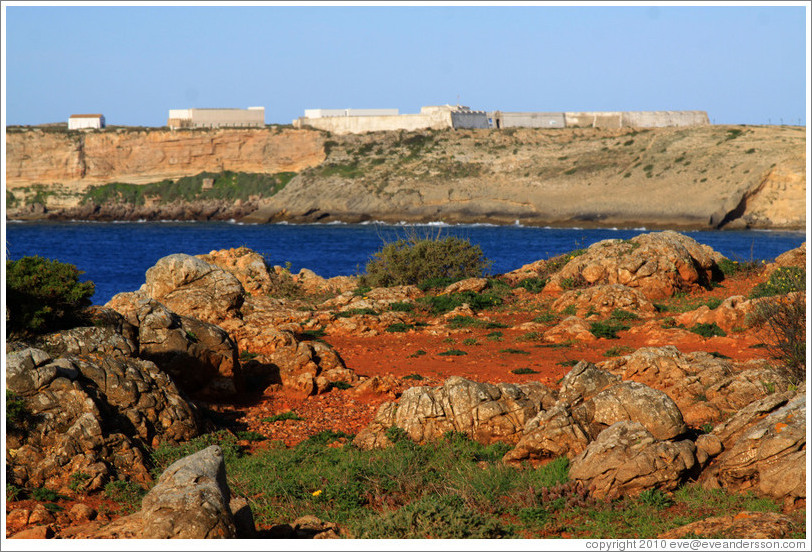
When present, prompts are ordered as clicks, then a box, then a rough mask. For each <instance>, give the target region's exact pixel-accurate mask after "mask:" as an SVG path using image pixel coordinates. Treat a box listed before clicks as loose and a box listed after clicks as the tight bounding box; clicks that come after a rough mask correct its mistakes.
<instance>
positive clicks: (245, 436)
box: [236, 431, 267, 441]
mask: <svg viewBox="0 0 812 552" xmlns="http://www.w3.org/2000/svg"><path fill="white" fill-rule="evenodd" d="M236 437H237V439H242V440H243V441H264V440H266V439H267V437H265V436H264V435H263V434H262V433H257V432H256V431H238V432H237V435H236Z"/></svg>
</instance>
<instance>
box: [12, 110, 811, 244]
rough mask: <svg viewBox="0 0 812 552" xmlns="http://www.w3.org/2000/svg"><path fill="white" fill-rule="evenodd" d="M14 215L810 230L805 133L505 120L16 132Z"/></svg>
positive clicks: (789, 129)
mask: <svg viewBox="0 0 812 552" xmlns="http://www.w3.org/2000/svg"><path fill="white" fill-rule="evenodd" d="M6 138H7V149H6V152H7V165H6V184H7V188H6V200H7V217H8V218H9V219H21V218H53V219H64V218H72V219H92V220H131V219H147V220H149V219H198V220H210V219H220V220H228V219H237V220H242V221H245V222H259V223H263V222H278V221H294V222H330V221H336V220H340V221H346V222H358V221H365V220H381V221H387V222H399V221H410V222H428V221H437V220H444V221H447V222H491V223H502V224H510V223H513V222H514V221H519V222H521V223H523V224H528V225H532V224H534V225H560V226H567V225H578V226H635V225H641V226H647V227H650V228H657V227H672V228H720V227H725V228H737V227H738V228H743V227H751V228H787V229H789V228H803V227H805V224H806V219H805V215H806V203H805V201H806V184H805V183H806V169H805V165H806V160H805V147H806V144H805V129H804V128H801V127H767V126H761V127H758V126H706V127H693V128H662V129H637V130H635V129H616V130H602V129H502V130H456V131H454V130H443V131H415V132H380V133H368V134H365V135H349V136H330V135H329V134H328V133H324V132H319V131H314V130H294V129H290V128H284V127H268V128H266V129H256V130H248V129H229V130H225V129H221V130H194V131H174V132H172V131H167V130H161V129H154V130H137V131H134V130H122V129H118V130H115V129H107V130H105V131H94V132H87V133H83V132H64V131H62V132H54V131H50V132H47V131H43V130H42V129H30V128H26V129H10V130H7V133H6ZM204 171H205V172H210V173H221V172H222V171H233V172H244V173H262V174H276V173H282V172H285V173H295V177H293V178H292V179H291V180H289V181H288V179H286V180H285V185H284V187H283V188H282V189H281V190H279V191H277V190H274V192H273V195H271V194H270V193H267V194H263V193H261V192H259V193H256V194H254V195H251V196H250V197H247V198H245V199H240V200H233V199H229V198H224V199H223V198H221V199H219V200H217V199H211V198H207V197H204V195H200V196H199V197H195V196H192V197H185V198H182V199H173V200H172V201H164V200H163V199H162V198H161V195H160V192H158V193H156V194H154V195H153V196H150V197H147V198H146V201H144V200H142V201H141V203H140V204H139V203H137V202H133V201H132V200H131V199H129V200H128V199H127V198H126V197H124V196H123V195H122V196H121V197H119V198H118V199H115V200H110V199H109V196H107V199H105V201H104V202H99V201H98V200H96V201H94V200H93V199H92V198H90V197H89V195H88V191H89V190H92V188H93V187H94V186H103V185H105V184H108V183H111V182H124V183H130V184H135V185H143V184H148V183H155V182H159V181H162V180H167V179H168V180H169V181H171V180H173V179H178V178H180V177H186V176H192V175H197V174H200V173H201V172H204Z"/></svg>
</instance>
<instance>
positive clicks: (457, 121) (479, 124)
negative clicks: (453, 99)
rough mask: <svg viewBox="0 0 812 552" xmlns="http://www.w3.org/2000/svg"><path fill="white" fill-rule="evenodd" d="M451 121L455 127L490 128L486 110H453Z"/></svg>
mask: <svg viewBox="0 0 812 552" xmlns="http://www.w3.org/2000/svg"><path fill="white" fill-rule="evenodd" d="M451 123H452V126H453V127H454V128H490V125H489V124H488V114H487V113H485V112H484V111H452V112H451Z"/></svg>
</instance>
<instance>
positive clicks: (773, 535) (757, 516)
mask: <svg viewBox="0 0 812 552" xmlns="http://www.w3.org/2000/svg"><path fill="white" fill-rule="evenodd" d="M798 529H799V528H798V527H797V524H796V523H795V521H794V520H793V519H792V518H791V517H789V516H787V515H784V514H777V513H775V512H747V511H745V512H739V513H738V514H735V515H731V516H719V517H713V518H707V519H702V520H699V521H695V522H693V523H689V524H688V525H683V526H682V527H677V528H676V529H671V530H670V531H666V532H665V533H660V534H659V535H657V538H658V539H683V538H687V537H689V536H697V537H700V538H705V539H786V538H789V537H790V535H791V534H792V533H793V531H797V530H798Z"/></svg>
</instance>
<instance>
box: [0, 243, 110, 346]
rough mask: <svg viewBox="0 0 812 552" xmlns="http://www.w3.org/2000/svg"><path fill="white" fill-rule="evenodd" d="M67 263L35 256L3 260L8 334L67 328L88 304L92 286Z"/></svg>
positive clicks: (91, 283) (92, 291) (93, 289)
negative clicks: (80, 278) (80, 277)
mask: <svg viewBox="0 0 812 552" xmlns="http://www.w3.org/2000/svg"><path fill="white" fill-rule="evenodd" d="M82 274H84V272H81V271H80V270H77V268H76V267H75V266H73V265H71V264H66V263H61V262H59V261H57V260H52V259H45V258H43V257H40V256H38V255H36V256H33V257H23V258H21V259H19V260H16V261H6V294H7V295H6V306H7V308H8V311H9V315H10V316H9V321H8V331H9V334H12V335H14V334H23V335H25V334H31V333H42V332H47V331H50V330H55V329H59V328H62V327H67V326H69V325H70V324H74V323H76V322H77V320H78V319H79V314H80V311H81V309H82V308H84V307H87V306H90V298H91V297H92V296H93V293H94V291H95V286H94V284H93V282H79V276H80V275H82Z"/></svg>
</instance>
